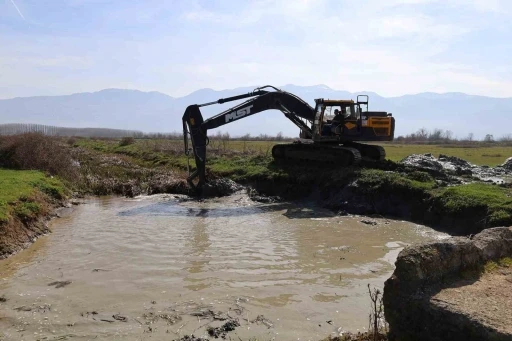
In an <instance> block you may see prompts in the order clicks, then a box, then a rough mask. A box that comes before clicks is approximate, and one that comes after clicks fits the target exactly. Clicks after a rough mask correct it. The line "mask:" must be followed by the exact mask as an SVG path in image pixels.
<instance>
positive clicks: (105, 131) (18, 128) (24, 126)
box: [0, 123, 144, 138]
mask: <svg viewBox="0 0 512 341" xmlns="http://www.w3.org/2000/svg"><path fill="white" fill-rule="evenodd" d="M24 133H41V134H44V135H48V136H78V137H112V138H119V137H125V136H131V137H142V136H143V135H144V133H143V132H141V131H136V130H123V129H110V128H68V127H56V126H49V125H44V124H32V123H10V124H0V135H16V134H24Z"/></svg>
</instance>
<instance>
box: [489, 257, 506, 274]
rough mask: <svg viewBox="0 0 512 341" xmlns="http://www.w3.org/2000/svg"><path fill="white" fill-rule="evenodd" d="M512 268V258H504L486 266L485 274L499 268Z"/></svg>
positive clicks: (490, 262)
mask: <svg viewBox="0 0 512 341" xmlns="http://www.w3.org/2000/svg"><path fill="white" fill-rule="evenodd" d="M510 267H512V258H510V257H504V258H501V259H498V260H497V261H489V262H487V263H486V264H485V265H484V271H485V272H494V271H496V270H498V269H499V268H510Z"/></svg>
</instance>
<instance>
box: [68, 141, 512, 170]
mask: <svg viewBox="0 0 512 341" xmlns="http://www.w3.org/2000/svg"><path fill="white" fill-rule="evenodd" d="M119 142H120V141H119V140H115V139H112V140H94V139H85V138H84V139H78V140H77V141H76V142H75V145H77V146H82V147H86V148H90V149H93V150H96V151H99V152H103V153H116V154H124V155H128V156H131V157H135V158H139V159H144V158H147V157H148V155H153V156H154V155H155V154H159V156H160V157H158V158H154V160H153V162H154V163H155V164H157V165H171V166H172V165H174V164H173V161H171V160H170V159H169V158H168V157H167V159H166V158H165V157H164V156H165V155H167V156H168V155H173V158H172V159H173V160H175V159H176V158H179V157H181V159H180V160H179V163H178V164H176V166H180V167H184V166H186V158H185V156H184V153H183V150H184V146H183V141H182V140H164V139H137V140H135V143H134V144H130V145H127V146H120V145H119ZM277 143H280V142H277V141H233V140H231V141H220V140H215V138H211V141H210V145H209V146H208V149H209V150H208V154H207V157H208V158H210V157H211V156H212V153H213V154H215V153H217V154H223V153H228V154H229V153H239V154H240V153H243V154H247V155H250V154H252V155H254V154H258V155H265V156H269V155H270V151H271V149H272V146H274V145H275V144H277ZM284 143H288V142H284ZM380 145H381V146H383V147H384V148H385V150H386V156H387V158H388V159H389V160H392V161H400V160H402V159H403V158H405V157H406V156H409V155H411V154H425V153H431V154H432V155H434V156H435V157H439V154H444V155H448V156H456V157H459V158H462V159H464V160H466V161H469V162H471V163H474V164H476V165H487V166H496V165H499V164H502V163H503V162H504V161H505V160H506V159H507V158H508V157H510V156H512V146H496V145H492V146H489V147H487V146H485V145H483V144H475V145H471V146H463V145H451V144H447V145H426V144H398V143H380Z"/></svg>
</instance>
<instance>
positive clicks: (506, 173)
mask: <svg viewBox="0 0 512 341" xmlns="http://www.w3.org/2000/svg"><path fill="white" fill-rule="evenodd" d="M400 163H401V164H404V165H407V166H411V167H416V168H420V169H424V170H430V171H435V172H443V171H444V172H448V173H451V174H453V175H457V176H469V177H473V178H476V179H478V180H481V181H486V182H494V183H504V182H507V178H509V177H512V157H511V158H508V159H507V160H506V161H505V162H504V163H503V164H502V165H500V166H496V167H488V166H477V165H474V164H472V163H469V162H468V161H466V160H463V159H461V158H458V157H455V156H447V155H443V154H440V155H439V158H436V157H434V156H433V155H432V154H412V155H409V156H407V157H406V158H404V159H403V160H401V161H400Z"/></svg>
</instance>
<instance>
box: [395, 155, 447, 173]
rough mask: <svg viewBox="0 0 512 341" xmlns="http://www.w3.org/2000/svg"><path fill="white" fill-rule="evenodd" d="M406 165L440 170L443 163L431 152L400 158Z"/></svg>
mask: <svg viewBox="0 0 512 341" xmlns="http://www.w3.org/2000/svg"><path fill="white" fill-rule="evenodd" d="M400 163H403V164H404V165H407V166H412V167H417V168H422V169H430V170H435V171H440V170H442V169H443V165H442V164H441V163H440V162H439V161H438V160H437V159H436V158H435V157H434V156H433V155H432V154H412V155H409V156H407V157H406V158H405V159H403V160H401V161H400Z"/></svg>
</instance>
